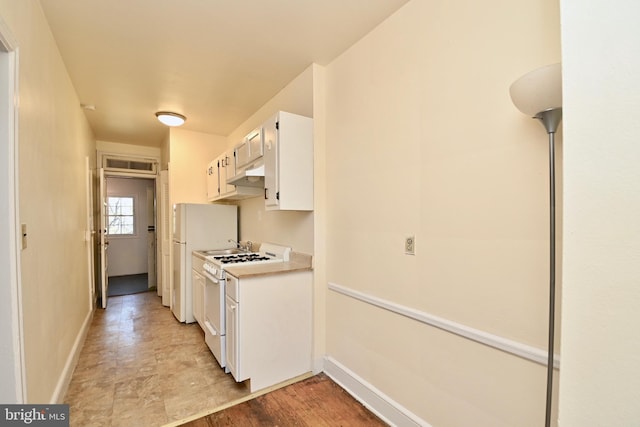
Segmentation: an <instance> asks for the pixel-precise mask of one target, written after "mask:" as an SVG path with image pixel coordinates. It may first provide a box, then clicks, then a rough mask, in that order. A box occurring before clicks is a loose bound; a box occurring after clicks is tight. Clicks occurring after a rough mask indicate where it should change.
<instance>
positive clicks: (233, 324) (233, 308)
mask: <svg viewBox="0 0 640 427" xmlns="http://www.w3.org/2000/svg"><path fill="white" fill-rule="evenodd" d="M239 319H240V305H239V304H238V303H237V302H236V301H234V300H233V299H231V298H230V297H228V296H227V297H226V304H225V323H226V324H227V325H226V326H227V368H229V371H230V372H231V375H233V378H235V379H236V381H238V382H240V381H244V380H245V379H246V378H242V377H240V370H239V369H238V368H239V363H238V362H239V360H238V342H239V338H240V337H239V335H238V332H239V328H238V325H239Z"/></svg>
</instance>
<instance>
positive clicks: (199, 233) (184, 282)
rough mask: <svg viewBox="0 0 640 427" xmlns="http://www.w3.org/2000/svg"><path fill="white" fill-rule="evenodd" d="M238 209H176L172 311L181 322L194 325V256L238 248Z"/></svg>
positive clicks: (182, 205) (186, 205)
mask: <svg viewBox="0 0 640 427" xmlns="http://www.w3.org/2000/svg"><path fill="white" fill-rule="evenodd" d="M229 239H233V240H238V207H237V206H231V205H205V204H192V203H179V204H176V205H174V206H173V247H172V255H173V280H172V284H171V303H170V307H171V311H172V312H173V314H174V316H176V319H178V320H179V321H181V322H186V323H192V322H194V321H195V319H194V317H193V288H192V285H191V252H192V251H197V250H209V249H226V248H230V247H235V244H233V243H230V242H229Z"/></svg>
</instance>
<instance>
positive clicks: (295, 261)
mask: <svg viewBox="0 0 640 427" xmlns="http://www.w3.org/2000/svg"><path fill="white" fill-rule="evenodd" d="M192 253H193V255H195V256H197V257H198V258H202V259H204V260H206V256H205V255H204V254H203V253H202V251H193V252H192ZM224 270H225V271H226V272H227V273H229V274H231V275H232V276H235V277H237V278H242V277H253V276H267V275H271V274H283V273H291V272H294V271H312V270H313V265H312V256H311V255H308V254H303V253H300V252H291V254H290V255H289V261H286V262H273V263H267V264H254V265H241V264H237V265H234V266H229V267H227V266H225V268H224Z"/></svg>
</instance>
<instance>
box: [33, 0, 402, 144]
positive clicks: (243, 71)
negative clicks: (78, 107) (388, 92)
mask: <svg viewBox="0 0 640 427" xmlns="http://www.w3.org/2000/svg"><path fill="white" fill-rule="evenodd" d="M407 1H408V0H108V1H106V0H40V2H41V4H42V8H43V10H44V12H45V15H46V17H47V20H48V21H49V25H50V26H51V31H52V32H53V36H54V37H55V39H56V41H57V43H58V47H59V49H60V52H61V54H62V58H63V60H64V62H65V65H66V67H67V70H68V72H69V75H70V76H71V80H72V82H73V85H74V87H75V89H76V91H77V93H78V96H79V98H80V102H81V103H83V104H87V105H95V111H90V110H85V114H86V116H87V118H88V120H89V123H90V124H91V127H92V129H93V131H94V133H95V136H96V138H97V139H98V140H104V141H113V142H123V143H130V144H140V145H150V146H159V145H160V143H161V140H162V138H163V135H165V132H166V128H165V127H164V126H163V125H161V124H160V123H159V122H157V120H156V119H155V116H154V113H155V112H156V111H159V110H170V111H175V112H178V113H181V114H184V115H186V116H187V122H186V124H185V125H184V128H185V129H189V130H194V131H199V132H207V133H213V134H218V135H228V134H229V133H230V132H231V131H233V130H234V129H235V128H236V127H237V126H238V125H240V124H241V123H242V122H243V121H244V120H245V119H247V118H248V117H249V116H250V115H251V114H253V113H254V112H255V111H256V110H258V108H260V107H261V106H262V105H263V104H264V103H265V102H266V101H268V100H269V99H270V98H271V97H273V96H274V95H275V94H276V93H277V92H278V91H279V90H280V89H282V88H283V87H284V86H285V85H286V84H287V83H288V82H289V81H291V80H292V79H293V78H294V77H295V76H297V75H298V74H300V73H301V72H302V71H303V70H304V69H306V68H307V67H308V66H309V65H310V64H311V63H313V62H315V63H318V64H321V65H326V64H328V63H329V62H330V61H331V60H333V59H334V58H335V57H337V56H338V55H339V54H341V53H342V52H344V51H345V50H346V49H347V48H348V47H349V46H351V45H352V44H353V43H355V42H356V41H357V40H359V39H360V38H361V37H362V36H364V35H365V34H367V33H368V32H369V31H370V30H371V29H373V28H374V27H375V26H376V25H377V24H379V23H380V22H382V21H383V20H384V19H385V18H386V17H388V16H389V15H391V14H392V13H393V12H394V11H396V10H397V9H399V8H400V7H401V6H402V5H403V4H405V3H406V2H407Z"/></svg>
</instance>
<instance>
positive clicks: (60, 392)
mask: <svg viewBox="0 0 640 427" xmlns="http://www.w3.org/2000/svg"><path fill="white" fill-rule="evenodd" d="M94 312H95V309H93V310H91V311H89V313H88V314H87V317H85V319H84V323H83V324H82V328H80V332H79V333H78V336H77V337H76V340H75V342H74V343H73V347H71V351H70V352H69V356H68V357H67V363H65V365H64V369H63V370H62V373H61V375H60V378H59V379H58V384H57V385H56V389H55V390H54V391H53V395H52V396H51V400H50V403H52V404H56V403H63V399H64V396H65V395H66V394H67V389H68V388H69V384H70V383H71V377H72V376H73V371H74V370H75V368H76V365H77V364H78V359H79V358H80V352H81V351H82V347H83V346H84V341H85V340H86V338H87V333H88V332H89V327H90V326H91V320H92V319H93V313H94Z"/></svg>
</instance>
